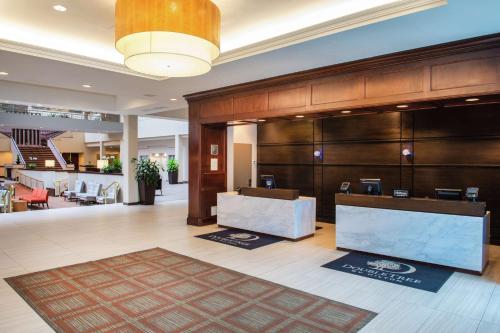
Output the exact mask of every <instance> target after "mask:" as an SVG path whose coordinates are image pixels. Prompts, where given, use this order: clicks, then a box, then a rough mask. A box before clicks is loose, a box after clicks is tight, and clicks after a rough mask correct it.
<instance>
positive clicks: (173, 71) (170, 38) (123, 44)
mask: <svg viewBox="0 0 500 333" xmlns="http://www.w3.org/2000/svg"><path fill="white" fill-rule="evenodd" d="M115 29H116V30H115V41H116V49H117V50H118V52H120V53H121V54H123V56H124V57H125V65H126V66H127V67H128V68H130V69H131V70H134V71H136V72H139V73H143V74H149V75H155V76H162V77H187V76H195V75H201V74H205V73H207V72H209V71H210V69H211V68H212V62H213V61H214V60H215V59H216V58H217V57H218V56H219V54H220V11H219V8H217V6H216V5H215V4H214V3H212V2H211V1H210V0H117V1H116V6H115Z"/></svg>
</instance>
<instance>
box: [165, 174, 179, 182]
mask: <svg viewBox="0 0 500 333" xmlns="http://www.w3.org/2000/svg"><path fill="white" fill-rule="evenodd" d="M168 183H169V184H179V171H169V172H168Z"/></svg>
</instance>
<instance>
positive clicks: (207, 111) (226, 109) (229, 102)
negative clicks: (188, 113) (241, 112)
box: [200, 96, 234, 123]
mask: <svg viewBox="0 0 500 333" xmlns="http://www.w3.org/2000/svg"><path fill="white" fill-rule="evenodd" d="M200 120H201V121H202V122H205V123H206V122H224V121H229V120H234V113H233V97H231V96H229V97H219V98H214V99H209V100H206V101H203V102H201V103H200Z"/></svg>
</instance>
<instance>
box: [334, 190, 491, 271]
mask: <svg viewBox="0 0 500 333" xmlns="http://www.w3.org/2000/svg"><path fill="white" fill-rule="evenodd" d="M363 197H368V196H362V195H345V194H337V195H336V196H335V198H336V246H337V248H342V249H349V250H356V251H362V252H368V253H375V254H381V255H386V256H391V257H397V258H403V259H409V260H415V261H421V262H426V263H431V264H438V265H443V266H449V267H454V268H459V269H463V270H467V271H473V272H478V273H481V272H483V270H484V268H485V267H486V264H487V262H488V242H489V224H490V215H489V212H485V211H484V207H485V205H484V203H470V202H449V201H448V202H438V201H441V200H434V199H396V198H392V197H368V198H363ZM365 199H366V200H365ZM401 200H421V202H408V204H406V203H405V202H403V201H401ZM425 200H428V202H427V204H426V202H425ZM394 201H395V202H394ZM469 204H470V205H474V206H467V205H469ZM384 206H387V207H388V208H383V207H384ZM405 206H409V207H411V210H404V207H405ZM418 206H421V208H422V209H421V210H422V211H416V209H419V208H418ZM481 207H483V210H482V213H481ZM440 210H441V211H443V212H442V213H438V212H434V211H440ZM453 212H456V213H455V214H454V213H453Z"/></svg>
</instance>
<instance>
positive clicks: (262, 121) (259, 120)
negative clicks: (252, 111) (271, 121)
mask: <svg viewBox="0 0 500 333" xmlns="http://www.w3.org/2000/svg"><path fill="white" fill-rule="evenodd" d="M257 121H258V122H259V123H265V122H266V120H265V119H257Z"/></svg>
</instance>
